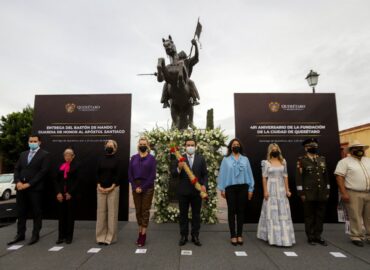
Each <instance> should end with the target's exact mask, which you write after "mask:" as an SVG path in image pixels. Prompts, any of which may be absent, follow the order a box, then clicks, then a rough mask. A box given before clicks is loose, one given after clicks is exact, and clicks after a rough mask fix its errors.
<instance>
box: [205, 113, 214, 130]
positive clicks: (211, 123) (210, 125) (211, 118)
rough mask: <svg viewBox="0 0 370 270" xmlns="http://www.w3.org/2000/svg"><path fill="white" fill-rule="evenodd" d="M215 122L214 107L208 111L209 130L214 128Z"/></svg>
mask: <svg viewBox="0 0 370 270" xmlns="http://www.w3.org/2000/svg"><path fill="white" fill-rule="evenodd" d="M213 128H214V124H213V109H209V110H208V111H207V127H206V129H207V130H210V129H213Z"/></svg>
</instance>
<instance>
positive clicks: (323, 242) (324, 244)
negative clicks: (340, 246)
mask: <svg viewBox="0 0 370 270" xmlns="http://www.w3.org/2000/svg"><path fill="white" fill-rule="evenodd" d="M315 242H316V243H318V244H320V245H322V246H324V247H326V246H328V243H326V241H325V240H324V239H322V238H320V239H316V241H315Z"/></svg>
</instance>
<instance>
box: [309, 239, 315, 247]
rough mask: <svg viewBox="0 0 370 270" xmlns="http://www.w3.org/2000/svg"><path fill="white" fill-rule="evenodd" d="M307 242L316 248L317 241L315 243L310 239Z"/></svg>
mask: <svg viewBox="0 0 370 270" xmlns="http://www.w3.org/2000/svg"><path fill="white" fill-rule="evenodd" d="M307 242H308V243H309V244H310V245H311V246H316V243H315V241H313V240H312V239H308V240H307Z"/></svg>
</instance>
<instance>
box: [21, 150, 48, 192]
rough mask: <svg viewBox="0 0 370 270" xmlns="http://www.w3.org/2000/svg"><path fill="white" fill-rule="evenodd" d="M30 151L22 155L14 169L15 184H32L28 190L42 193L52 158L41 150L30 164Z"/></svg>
mask: <svg viewBox="0 0 370 270" xmlns="http://www.w3.org/2000/svg"><path fill="white" fill-rule="evenodd" d="M29 152H30V151H29V150H28V151H24V152H22V153H21V155H20V157H19V159H18V162H17V164H16V165H15V169H14V180H15V183H18V182H22V183H28V184H30V187H29V188H28V189H27V190H30V191H40V190H42V189H43V187H44V183H43V181H44V178H45V176H46V174H47V173H48V171H49V166H50V157H49V153H48V152H46V151H44V150H42V149H41V148H40V149H39V150H38V151H37V152H36V154H35V155H34V156H33V158H32V160H31V162H30V163H29V164H27V163H28V154H29Z"/></svg>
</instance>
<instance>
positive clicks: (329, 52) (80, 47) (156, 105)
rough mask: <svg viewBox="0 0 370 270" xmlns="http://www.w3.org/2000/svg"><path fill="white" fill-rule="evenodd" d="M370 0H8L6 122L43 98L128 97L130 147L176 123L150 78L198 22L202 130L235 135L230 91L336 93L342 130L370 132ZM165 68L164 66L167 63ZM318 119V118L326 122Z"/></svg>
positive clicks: (1, 50) (2, 88)
mask: <svg viewBox="0 0 370 270" xmlns="http://www.w3.org/2000/svg"><path fill="white" fill-rule="evenodd" d="M369 10H370V1H368V0H351V1H346V0H336V1H333V0H326V1H317V0H311V1H309V2H307V1H300V0H289V1H283V0H282V1H274V0H271V1H267V0H256V1H250V0H228V1H223V0H222V1H211V0H205V1H202V0H187V1H164V0H162V1H161V0H158V1H142V0H136V1H126V0H120V1H118V0H117V1H114V0H104V1H102V0H101V1H98V0H95V1H94V0H73V1H71V0H64V1H57V0H44V1H41V0H24V1H19V0H11V1H10V0H0V116H1V115H7V114H9V113H12V112H15V111H20V110H22V109H23V108H24V107H25V106H27V105H31V106H33V103H34V96H35V95H42V94H104V93H107V94H108V93H131V94H132V98H133V104H132V126H131V129H132V134H131V136H132V141H133V142H135V141H136V140H137V138H138V137H137V136H138V133H139V132H141V131H143V130H150V129H152V128H154V127H155V126H161V127H167V126H170V125H171V120H170V113H169V110H168V109H163V108H162V106H161V104H160V102H159V100H160V97H161V91H162V84H160V83H158V82H157V81H156V79H155V77H154V76H147V77H139V76H136V74H138V73H150V72H154V71H155V70H156V64H157V59H158V58H159V57H165V51H164V49H163V46H162V38H164V37H167V36H168V35H169V34H170V35H171V36H172V38H173V40H174V42H175V44H176V46H177V49H178V51H180V50H184V51H186V52H187V53H189V51H190V47H191V42H190V41H191V39H192V37H193V35H194V31H195V27H196V23H197V19H198V17H200V22H201V23H202V25H203V32H202V34H201V38H200V42H201V49H200V61H199V63H198V64H197V65H196V66H195V67H194V70H193V74H192V79H193V81H194V82H195V84H196V85H197V88H198V90H199V92H200V96H201V99H200V102H201V104H200V105H199V106H196V107H195V116H194V122H195V125H196V126H198V127H200V128H202V127H205V125H206V112H207V110H208V109H210V108H213V109H214V118H215V126H220V127H221V128H222V129H224V130H225V132H226V133H227V134H228V135H229V136H230V137H232V136H233V135H234V128H235V125H234V106H233V102H234V101H233V94H234V93H236V92H237V93H278V92H281V93H307V92H311V91H312V90H311V88H310V87H309V86H308V84H307V81H306V80H305V77H306V75H307V74H308V72H309V71H310V70H311V69H313V70H315V71H316V72H318V73H319V74H320V77H319V83H318V85H317V87H316V91H317V93H335V94H336V101H337V111H338V124H339V129H340V130H343V129H346V128H350V127H354V126H357V125H361V124H366V123H369V122H370V113H369V111H368V108H369V97H370V91H369V85H370V76H369V74H370V16H369ZM166 61H167V62H168V59H166ZM318 113H319V112H318Z"/></svg>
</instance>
